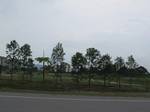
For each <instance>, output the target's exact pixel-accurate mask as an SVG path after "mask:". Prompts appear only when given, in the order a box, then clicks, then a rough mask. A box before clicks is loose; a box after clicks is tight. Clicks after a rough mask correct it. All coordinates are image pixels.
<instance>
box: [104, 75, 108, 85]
mask: <svg viewBox="0 0 150 112" xmlns="http://www.w3.org/2000/svg"><path fill="white" fill-rule="evenodd" d="M106 77H107V76H106V74H104V87H106Z"/></svg>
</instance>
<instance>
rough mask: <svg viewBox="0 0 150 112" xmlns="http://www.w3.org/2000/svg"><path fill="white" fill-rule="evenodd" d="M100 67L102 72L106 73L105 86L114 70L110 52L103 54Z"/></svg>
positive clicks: (99, 63)
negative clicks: (108, 76)
mask: <svg viewBox="0 0 150 112" xmlns="http://www.w3.org/2000/svg"><path fill="white" fill-rule="evenodd" d="M98 69H99V71H100V72H101V73H103V74H104V87H105V86H106V78H107V75H108V74H110V73H112V72H113V71H114V69H113V65H112V61H111V57H110V56H109V55H108V54H106V55H103V56H102V57H101V59H100V60H99V62H98Z"/></svg>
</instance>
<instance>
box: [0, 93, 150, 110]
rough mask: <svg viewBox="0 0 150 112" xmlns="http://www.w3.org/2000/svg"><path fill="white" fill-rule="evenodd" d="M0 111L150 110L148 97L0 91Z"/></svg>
mask: <svg viewBox="0 0 150 112" xmlns="http://www.w3.org/2000/svg"><path fill="white" fill-rule="evenodd" d="M0 112H150V99H147V98H113V97H88V96H86V97H83V96H63V95H62V96H60V95H42V94H20V93H0Z"/></svg>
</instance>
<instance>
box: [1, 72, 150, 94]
mask: <svg viewBox="0 0 150 112" xmlns="http://www.w3.org/2000/svg"><path fill="white" fill-rule="evenodd" d="M61 76H62V79H61V80H59V79H58V80H57V82H56V77H55V74H54V73H47V74H46V75H45V80H44V81H43V77H42V74H41V73H34V74H33V76H32V80H31V77H30V76H29V75H24V80H23V75H22V74H21V73H18V74H13V80H10V74H2V75H1V77H0V79H1V80H0V89H3V90H5V89H24V90H40V91H63V92H69V91H85V92H89V91H90V92H149V91H150V77H149V76H138V77H120V87H119V83H118V76H117V75H116V74H110V75H108V77H107V78H106V86H104V80H103V76H97V75H95V77H93V79H92V80H91V87H90V88H89V86H88V79H87V77H86V74H85V75H84V76H85V77H84V78H83V79H82V80H81V81H80V82H79V84H77V83H76V82H75V81H74V80H73V77H72V76H71V74H61Z"/></svg>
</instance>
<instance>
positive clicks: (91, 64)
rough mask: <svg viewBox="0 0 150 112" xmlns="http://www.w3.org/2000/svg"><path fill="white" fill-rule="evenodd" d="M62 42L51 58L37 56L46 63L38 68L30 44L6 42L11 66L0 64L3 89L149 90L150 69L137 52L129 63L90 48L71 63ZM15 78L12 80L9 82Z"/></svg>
mask: <svg viewBox="0 0 150 112" xmlns="http://www.w3.org/2000/svg"><path fill="white" fill-rule="evenodd" d="M65 54H66V53H65V52H64V49H63V46H62V44H61V43H58V44H57V45H56V46H55V47H54V48H53V51H52V55H51V57H50V58H49V57H45V56H44V53H43V57H37V58H35V60H36V61H38V62H39V63H42V65H43V66H42V67H41V68H37V65H35V62H34V59H33V58H32V50H31V46H30V45H29V44H24V45H23V46H21V47H20V45H19V44H18V43H17V42H16V41H15V40H13V41H11V42H10V43H9V44H7V45H6V55H7V56H6V60H7V67H6V68H8V69H4V66H3V65H0V75H1V80H0V88H13V89H34V90H51V91H52V90H54V91H56V90H57V91H71V90H74V91H76V90H79V91H89V90H90V91H123V92H124V91H126V92H130V91H149V90H150V87H149V83H150V75H149V72H148V70H147V69H146V68H145V67H143V66H140V65H138V64H137V62H136V60H135V59H134V57H133V55H131V56H129V57H128V59H127V62H125V60H124V59H123V58H122V57H117V58H116V59H115V60H114V61H113V60H112V57H111V56H110V55H108V54H104V55H102V54H101V53H100V51H99V50H98V49H95V48H88V49H87V50H86V54H85V55H84V54H82V53H80V52H77V53H75V54H74V55H73V56H72V58H71V65H70V64H68V63H67V62H65V60H64V56H65ZM10 79H11V81H9V80H10Z"/></svg>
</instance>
